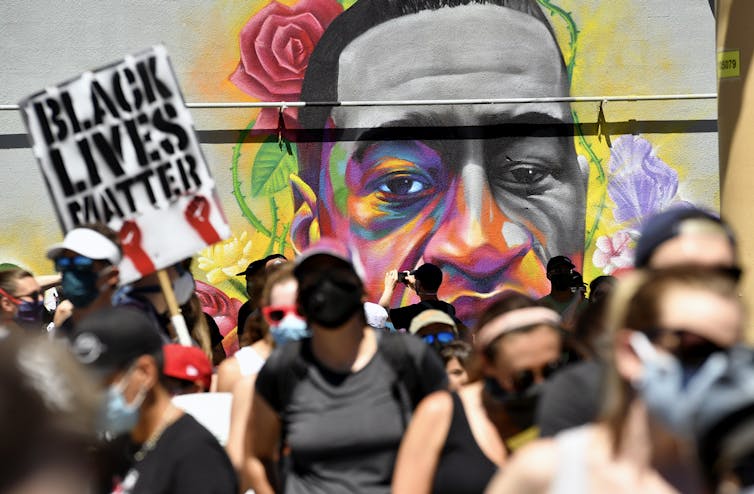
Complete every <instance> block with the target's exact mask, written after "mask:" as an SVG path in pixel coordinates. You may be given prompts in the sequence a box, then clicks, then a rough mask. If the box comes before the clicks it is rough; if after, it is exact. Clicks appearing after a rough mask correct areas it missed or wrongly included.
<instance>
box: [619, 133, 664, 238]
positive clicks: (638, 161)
mask: <svg viewBox="0 0 754 494" xmlns="http://www.w3.org/2000/svg"><path fill="white" fill-rule="evenodd" d="M608 166H609V169H610V180H609V182H608V185H607V192H608V194H609V195H610V199H612V201H613V202H614V203H615V209H614V210H613V216H614V218H615V220H616V221H617V222H618V223H628V224H629V227H630V228H637V226H638V225H640V224H641V223H642V221H643V219H644V218H646V217H648V216H651V215H653V214H655V213H658V212H660V211H662V210H664V209H665V208H667V207H668V206H669V205H670V204H671V202H672V201H673V199H674V198H675V195H676V192H677V191H678V172H676V171H675V170H674V169H673V168H671V167H670V166H668V165H667V164H666V163H665V162H664V161H662V160H661V159H660V158H658V157H657V156H656V155H655V153H654V149H653V148H652V145H651V144H650V143H649V142H648V141H647V140H646V139H643V138H641V137H639V136H633V135H624V136H620V137H619V138H618V139H616V140H615V142H614V144H613V147H612V150H611V152H610V162H609V165H608Z"/></svg>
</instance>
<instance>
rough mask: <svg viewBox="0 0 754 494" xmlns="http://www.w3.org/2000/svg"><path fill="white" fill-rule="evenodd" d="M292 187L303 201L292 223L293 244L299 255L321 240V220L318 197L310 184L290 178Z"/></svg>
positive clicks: (297, 177)
mask: <svg viewBox="0 0 754 494" xmlns="http://www.w3.org/2000/svg"><path fill="white" fill-rule="evenodd" d="M289 178H290V181H291V187H292V188H293V190H294V193H295V194H297V195H298V196H299V197H301V199H303V201H302V202H301V205H300V206H299V208H298V209H297V210H296V212H295V213H294V214H293V221H292V222H291V242H292V243H293V249H294V250H295V251H296V253H297V254H299V253H301V251H303V250H304V249H306V248H307V247H309V246H310V245H311V244H313V243H315V242H317V241H318V240H319V234H320V232H319V219H318V218H317V213H316V211H317V196H316V195H315V194H314V191H313V190H312V188H311V187H309V184H307V183H306V182H304V181H303V180H301V177H299V176H298V175H294V174H291V176H290V177H289Z"/></svg>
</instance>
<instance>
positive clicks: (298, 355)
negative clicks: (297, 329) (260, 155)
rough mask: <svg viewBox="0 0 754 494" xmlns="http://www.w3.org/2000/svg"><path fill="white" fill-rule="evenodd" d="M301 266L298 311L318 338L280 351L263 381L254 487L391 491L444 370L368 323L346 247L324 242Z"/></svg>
mask: <svg viewBox="0 0 754 494" xmlns="http://www.w3.org/2000/svg"><path fill="white" fill-rule="evenodd" d="M354 258H356V254H355V253H354ZM295 264H296V267H295V269H294V275H295V276H296V279H297V280H298V296H297V300H296V309H295V310H296V312H298V313H299V314H301V315H302V316H303V317H304V318H305V319H306V322H307V323H308V326H309V328H310V329H311V332H312V335H311V337H310V338H305V339H302V340H300V341H293V342H288V343H286V344H284V345H281V346H279V347H278V348H276V349H275V351H274V352H273V353H272V354H271V355H270V357H269V358H268V359H267V362H266V363H265V365H264V366H263V367H262V369H261V370H260V371H259V375H258V376H257V380H256V383H255V392H254V396H253V404H252V410H253V414H252V417H251V420H250V428H251V435H252V437H253V440H252V441H250V442H248V443H247V447H248V456H249V461H250V462H251V463H252V464H254V465H256V467H257V470H256V472H257V473H258V475H257V476H254V478H252V479H251V480H252V488H253V489H254V491H255V492H256V493H257V494H266V493H270V492H287V493H315V494H316V493H333V494H338V493H347V492H348V493H351V492H372V493H383V492H384V493H388V492H390V479H391V477H392V472H393V466H394V462H395V455H396V453H397V451H398V446H399V444H400V439H401V436H402V435H403V433H404V431H405V428H406V426H407V424H408V422H409V420H410V417H411V415H412V413H413V409H414V408H415V407H416V405H417V404H418V402H419V401H420V400H421V399H422V398H423V397H425V396H426V395H428V394H429V393H431V392H433V391H436V390H438V389H444V388H445V387H446V386H447V378H446V376H445V370H444V368H443V366H442V363H441V361H440V358H439V357H438V356H437V355H436V353H435V352H434V351H433V350H432V349H431V348H430V347H429V346H428V345H426V344H424V343H423V342H422V341H421V340H419V339H418V338H413V337H412V336H410V335H406V334H400V333H387V332H384V331H381V330H377V329H374V328H371V327H370V326H368V325H367V323H366V317H365V314H364V305H363V302H364V298H365V291H364V285H363V281H362V278H361V277H360V275H359V274H358V272H357V267H356V266H354V264H352V261H351V253H350V252H348V251H347V250H346V248H345V247H344V246H343V244H342V243H340V242H336V241H334V240H332V239H322V240H320V241H319V242H318V243H317V244H315V245H314V246H312V247H311V248H310V249H308V250H306V251H305V252H304V253H302V255H301V256H299V257H298V258H297V259H296V261H295ZM281 451H283V454H282V455H281ZM281 456H283V459H284V460H285V462H284V465H285V467H283V468H280V464H279V463H278V462H279V460H281ZM281 477H282V478H281ZM281 481H282V482H281ZM283 483H284V488H283Z"/></svg>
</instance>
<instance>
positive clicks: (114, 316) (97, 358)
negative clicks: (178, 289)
mask: <svg viewBox="0 0 754 494" xmlns="http://www.w3.org/2000/svg"><path fill="white" fill-rule="evenodd" d="M71 342H72V343H71V350H72V351H73V354H74V355H75V356H76V358H77V359H78V360H79V362H81V363H82V364H84V365H86V366H88V367H91V368H94V369H97V370H103V371H116V370H121V369H124V368H125V367H126V366H128V365H129V364H130V363H131V362H133V361H134V360H136V359H137V358H138V357H140V356H142V355H157V354H159V353H160V352H161V351H162V343H163V342H162V338H161V337H160V334H159V332H158V329H157V328H156V327H155V325H154V323H153V322H152V321H151V320H150V319H149V317H147V315H146V314H145V313H144V312H142V311H139V310H136V309H133V308H126V307H109V308H106V309H102V310H99V311H97V312H95V313H93V314H91V315H90V316H87V317H86V318H85V319H83V320H82V321H81V322H80V323H79V324H77V325H76V327H75V329H74V332H73V335H72V338H71Z"/></svg>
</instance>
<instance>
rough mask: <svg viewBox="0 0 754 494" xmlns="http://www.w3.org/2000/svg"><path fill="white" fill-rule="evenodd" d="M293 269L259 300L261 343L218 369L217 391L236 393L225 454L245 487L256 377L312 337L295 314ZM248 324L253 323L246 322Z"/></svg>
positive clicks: (275, 277) (283, 271) (277, 270)
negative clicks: (276, 353) (292, 345)
mask: <svg viewBox="0 0 754 494" xmlns="http://www.w3.org/2000/svg"><path fill="white" fill-rule="evenodd" d="M293 267H294V266H293V263H282V264H278V265H277V266H275V267H273V268H272V269H271V270H270V271H269V272H268V275H267V277H266V282H265V284H264V286H263V287H262V290H261V292H260V296H259V308H260V311H261V313H262V315H263V321H264V324H263V326H262V334H263V337H262V339H261V340H259V341H257V342H255V343H253V344H252V345H250V346H245V347H242V348H241V349H240V350H239V351H237V352H236V353H235V354H234V355H233V357H231V358H229V359H227V360H226V361H225V362H223V363H222V364H221V365H220V368H219V369H218V390H221V389H225V388H230V389H231V390H232V393H233V405H232V410H231V424H230V433H229V438H230V439H229V441H228V444H227V446H226V450H227V452H228V456H229V457H230V459H231V461H232V462H233V465H234V466H235V467H236V470H237V471H238V472H239V477H240V479H241V482H242V484H243V483H244V482H245V481H248V479H249V478H250V477H251V476H253V475H254V465H253V464H247V462H246V461H245V456H244V448H245V444H249V443H250V442H251V441H253V437H252V435H251V430H250V428H249V427H248V423H249V421H250V415H251V413H252V410H251V401H252V395H253V392H254V383H255V382H256V378H257V373H258V372H259V369H261V368H262V365H264V362H265V361H266V360H267V357H268V356H269V355H270V353H271V352H272V350H273V349H274V348H275V347H277V346H280V345H284V344H287V343H288V342H290V341H297V340H300V339H301V338H305V337H307V336H310V335H311V332H310V331H309V329H308V327H307V324H306V321H305V320H304V319H303V318H302V316H301V315H300V314H299V313H298V311H297V310H296V295H297V293H298V281H297V280H296V278H295V276H294V275H293ZM247 324H253V323H252V322H251V320H247ZM231 380H232V382H230V381H231ZM242 487H247V485H245V484H244V485H242Z"/></svg>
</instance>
